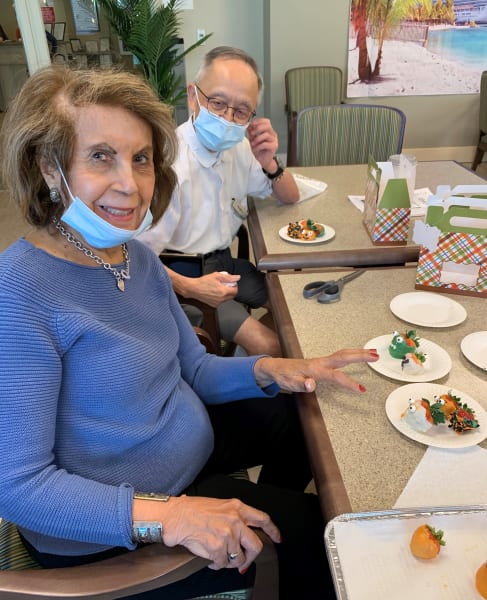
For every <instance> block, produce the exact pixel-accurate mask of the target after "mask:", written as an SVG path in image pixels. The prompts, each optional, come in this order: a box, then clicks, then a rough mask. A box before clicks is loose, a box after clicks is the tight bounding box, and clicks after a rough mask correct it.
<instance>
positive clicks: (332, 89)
mask: <svg viewBox="0 0 487 600" xmlns="http://www.w3.org/2000/svg"><path fill="white" fill-rule="evenodd" d="M342 78H343V74H342V71H341V69H339V68H338V67H328V66H318V67H296V68H294V69H289V70H288V71H286V73H285V74H284V86H285V90H286V105H285V107H284V110H285V112H286V115H287V138H288V139H287V165H288V167H292V166H295V165H296V164H297V163H296V155H295V148H296V144H295V136H296V120H297V117H298V113H299V111H300V110H302V109H303V108H307V107H309V106H325V105H327V104H340V103H341V101H342Z"/></svg>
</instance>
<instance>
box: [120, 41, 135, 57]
mask: <svg viewBox="0 0 487 600" xmlns="http://www.w3.org/2000/svg"><path fill="white" fill-rule="evenodd" d="M118 48H119V54H120V55H121V56H130V55H131V54H132V52H130V50H127V49H126V48H125V46H124V45H123V41H122V38H120V37H119V38H118Z"/></svg>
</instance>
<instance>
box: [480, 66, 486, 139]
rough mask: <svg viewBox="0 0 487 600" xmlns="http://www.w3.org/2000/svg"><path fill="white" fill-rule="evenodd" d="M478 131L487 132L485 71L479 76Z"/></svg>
mask: <svg viewBox="0 0 487 600" xmlns="http://www.w3.org/2000/svg"><path fill="white" fill-rule="evenodd" d="M480 131H482V132H483V133H487V71H483V73H482V75H481V77H480Z"/></svg>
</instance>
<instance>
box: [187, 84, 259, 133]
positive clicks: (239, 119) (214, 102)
mask: <svg viewBox="0 0 487 600" xmlns="http://www.w3.org/2000/svg"><path fill="white" fill-rule="evenodd" d="M195 88H196V89H197V90H198V91H199V92H201V94H202V95H203V96H204V97H205V100H206V103H207V108H208V110H209V111H210V112H212V113H213V114H215V115H217V116H219V117H221V116H222V115H224V114H225V113H226V112H227V110H228V109H229V108H231V109H232V110H233V120H234V121H235V123H238V124H239V125H247V123H250V121H251V120H252V119H253V118H254V117H255V115H256V112H255V111H253V110H249V109H248V108H245V107H244V106H242V107H240V108H236V107H235V106H230V104H227V103H226V102H224V101H223V100H220V99H219V98H212V97H211V96H207V95H206V94H205V92H203V90H201V89H200V88H199V87H198V86H197V85H196V84H195Z"/></svg>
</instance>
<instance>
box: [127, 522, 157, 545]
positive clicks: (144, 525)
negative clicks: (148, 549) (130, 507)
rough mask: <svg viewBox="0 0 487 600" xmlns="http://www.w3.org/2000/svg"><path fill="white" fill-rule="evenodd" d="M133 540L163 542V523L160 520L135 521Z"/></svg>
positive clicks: (138, 541)
mask: <svg viewBox="0 0 487 600" xmlns="http://www.w3.org/2000/svg"><path fill="white" fill-rule="evenodd" d="M132 541H133V542H136V543H138V544H139V543H142V544H156V543H157V544H162V523H160V522H158V521H133V523H132Z"/></svg>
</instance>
